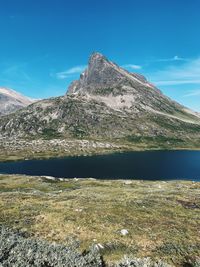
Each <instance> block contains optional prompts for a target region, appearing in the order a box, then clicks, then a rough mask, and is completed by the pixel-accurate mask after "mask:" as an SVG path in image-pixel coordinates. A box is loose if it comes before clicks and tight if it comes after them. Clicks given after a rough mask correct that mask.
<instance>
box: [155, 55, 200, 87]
mask: <svg viewBox="0 0 200 267" xmlns="http://www.w3.org/2000/svg"><path fill="white" fill-rule="evenodd" d="M150 77H151V80H152V81H153V82H154V83H155V84H156V85H178V84H200V58H197V59H193V60H190V61H187V62H183V63H182V64H181V65H180V64H179V65H174V64H173V65H170V66H168V67H166V68H164V69H163V70H160V71H156V72H154V73H151V74H150Z"/></svg>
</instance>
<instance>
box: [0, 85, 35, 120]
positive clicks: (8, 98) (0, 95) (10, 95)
mask: <svg viewBox="0 0 200 267" xmlns="http://www.w3.org/2000/svg"><path fill="white" fill-rule="evenodd" d="M33 102H34V101H33V100H32V99H30V98H28V97H25V96H23V95H21V94H19V93H18V92H16V91H14V90H12V89H8V88H5V87H0V116H1V115H6V114H9V113H12V112H15V111H16V110H18V109H21V108H23V107H26V106H28V105H30V104H31V103H33Z"/></svg>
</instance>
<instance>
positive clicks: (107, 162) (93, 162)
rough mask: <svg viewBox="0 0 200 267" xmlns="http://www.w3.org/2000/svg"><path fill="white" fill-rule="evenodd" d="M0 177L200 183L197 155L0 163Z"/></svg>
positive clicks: (199, 157)
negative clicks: (2, 175) (43, 176)
mask: <svg viewBox="0 0 200 267" xmlns="http://www.w3.org/2000/svg"><path fill="white" fill-rule="evenodd" d="M0 173H8V174H16V173H17V174H28V175H47V176H55V177H66V178H74V177H80V178H85V177H93V178H98V179H144V180H171V179H185V180H194V181H200V151H145V152H129V153H118V154H111V155H101V156H87V157H84V156H81V157H65V158H56V159H48V160H27V161H17V162H7V163H0Z"/></svg>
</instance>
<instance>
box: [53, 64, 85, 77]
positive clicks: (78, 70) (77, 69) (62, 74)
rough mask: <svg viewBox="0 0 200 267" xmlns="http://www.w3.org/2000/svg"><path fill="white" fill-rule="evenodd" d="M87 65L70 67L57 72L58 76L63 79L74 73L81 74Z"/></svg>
mask: <svg viewBox="0 0 200 267" xmlns="http://www.w3.org/2000/svg"><path fill="white" fill-rule="evenodd" d="M86 67H87V66H85V65H79V66H75V67H73V68H70V69H68V70H65V71H62V72H57V73H56V78H57V79H60V80H63V79H66V78H68V77H70V76H72V75H74V74H79V73H81V72H83V71H84V70H85V69H86Z"/></svg>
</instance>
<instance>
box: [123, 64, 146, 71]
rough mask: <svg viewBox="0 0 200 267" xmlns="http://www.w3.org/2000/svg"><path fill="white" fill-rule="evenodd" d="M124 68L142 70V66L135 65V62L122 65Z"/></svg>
mask: <svg viewBox="0 0 200 267" xmlns="http://www.w3.org/2000/svg"><path fill="white" fill-rule="evenodd" d="M122 68H127V69H133V70H140V69H142V66H140V65H135V64H125V65H122Z"/></svg>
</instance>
